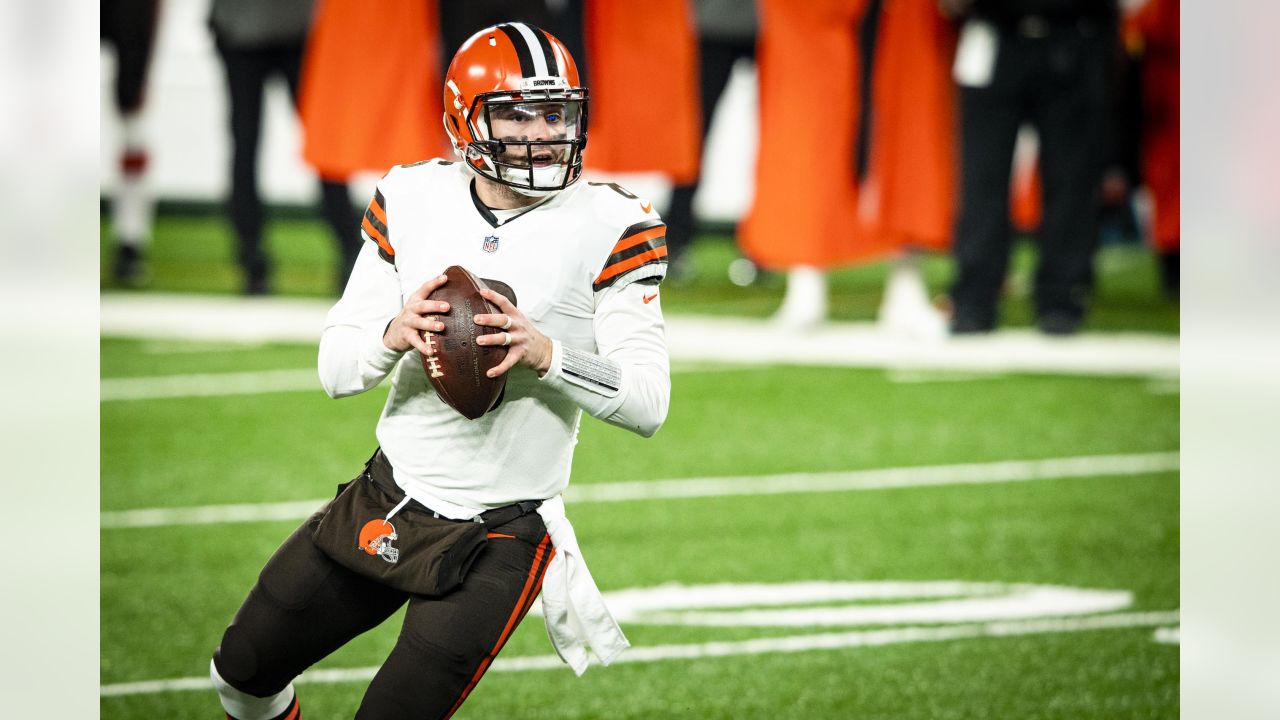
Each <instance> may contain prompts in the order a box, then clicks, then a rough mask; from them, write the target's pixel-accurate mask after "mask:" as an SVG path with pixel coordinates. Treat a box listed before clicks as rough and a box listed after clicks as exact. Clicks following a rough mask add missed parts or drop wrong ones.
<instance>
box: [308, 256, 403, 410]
mask: <svg viewBox="0 0 1280 720" xmlns="http://www.w3.org/2000/svg"><path fill="white" fill-rule="evenodd" d="M403 305H404V303H403V301H402V300H401V297H400V280H399V275H398V273H397V272H396V268H395V266H394V265H392V264H391V263H389V262H387V261H386V260H383V259H382V258H381V257H380V256H379V255H378V246H377V245H376V244H375V243H373V242H365V243H364V246H363V247H362V248H360V254H359V256H357V258H356V263H355V267H354V268H353V269H352V270H351V278H350V279H349V280H347V287H346V289H345V290H344V291H343V293H342V298H341V299H339V300H338V303H337V304H336V305H334V306H333V309H331V310H330V311H329V315H328V316H327V317H326V318H325V321H324V334H322V335H321V336H320V358H319V368H320V384H321V385H323V386H324V391H325V392H326V393H328V394H329V397H334V398H338V397H346V396H348V395H355V394H357V393H362V392H364V391H365V390H368V389H370V388H372V387H374V386H375V385H377V384H378V383H380V382H382V379H383V378H385V377H386V376H387V373H389V372H391V369H392V368H393V367H395V365H396V362H398V361H399V360H400V358H401V356H402V355H404V353H402V352H397V351H395V350H392V349H390V348H388V347H387V346H386V345H384V344H383V343H382V335H383V333H384V332H385V331H386V328H387V323H389V322H391V320H392V318H394V317H395V316H396V315H397V314H399V312H400V310H401V308H402V307H403Z"/></svg>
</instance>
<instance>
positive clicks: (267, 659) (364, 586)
mask: <svg viewBox="0 0 1280 720" xmlns="http://www.w3.org/2000/svg"><path fill="white" fill-rule="evenodd" d="M309 525H310V523H303V525H302V526H301V527H299V528H298V529H297V530H295V531H294V533H293V534H292V535H290V536H289V538H288V539H287V540H285V541H284V544H283V545H281V546H280V548H279V549H278V550H276V552H275V554H274V555H272V556H271V559H270V560H268V561H267V564H266V566H265V567H264V568H263V569H262V572H261V574H260V575H259V576H258V581H257V582H256V583H255V584H254V586H253V589H251V590H250V591H249V596H248V597H247V598H246V599H245V601H244V604H243V605H241V607H240V610H239V611H238V612H236V615H235V618H234V619H233V620H232V621H231V625H230V626H228V627H227V629H226V632H225V633H224V634H223V636H222V642H221V643H220V644H219V645H218V648H217V650H215V651H214V654H213V664H212V666H211V668H210V670H211V674H212V675H213V680H214V685H215V686H216V687H217V689H218V694H219V697H220V698H221V700H222V704H223V708H224V709H225V710H226V711H227V714H228V715H230V716H231V717H233V718H235V719H236V720H271V719H273V718H276V717H282V718H289V719H290V720H296V718H297V717H298V716H297V715H292V716H291V715H290V712H291V708H293V707H294V706H295V705H296V704H297V698H296V695H295V693H294V690H293V685H292V682H293V679H294V677H296V676H297V675H298V674H299V673H301V672H302V671H303V670H305V669H306V668H308V667H310V666H311V665H312V664H313V663H315V662H316V661H318V660H320V659H321V658H323V657H325V656H326V655H328V654H329V653H331V652H333V651H334V650H336V649H338V648H339V647H341V646H342V645H343V644H345V643H346V642H347V641H348V640H350V639H351V638H353V637H355V636H357V635H359V634H360V633H363V632H365V631H366V630H369V629H370V628H373V627H375V626H377V625H378V624H379V623H381V622H382V621H383V620H385V619H386V618H387V617H388V616H390V615H391V614H392V613H393V612H395V611H396V609H397V608H399V607H400V606H401V605H402V604H403V603H404V601H405V598H406V597H407V596H406V595H405V594H404V593H401V592H399V591H396V590H392V589H391V588H388V587H385V586H383V585H379V584H378V583H375V582H373V581H371V580H367V579H365V578H363V577H361V576H359V575H356V574H355V573H353V572H351V571H350V570H347V569H346V568H344V567H342V566H340V565H338V564H337V563H335V562H334V561H333V560H331V559H330V558H329V557H328V556H327V555H325V554H324V553H323V552H321V551H320V550H319V549H318V548H316V546H315V544H314V543H312V541H311V528H310V526H309Z"/></svg>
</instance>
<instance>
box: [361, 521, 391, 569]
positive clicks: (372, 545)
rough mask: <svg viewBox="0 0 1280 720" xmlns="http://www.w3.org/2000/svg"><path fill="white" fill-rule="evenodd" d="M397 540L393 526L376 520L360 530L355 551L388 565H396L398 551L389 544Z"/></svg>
mask: <svg viewBox="0 0 1280 720" xmlns="http://www.w3.org/2000/svg"><path fill="white" fill-rule="evenodd" d="M399 538H400V536H399V535H396V528H395V526H394V525H392V524H391V523H390V522H389V521H387V520H386V519H385V518H376V519H374V520H370V521H369V522H367V523H365V524H364V527H362V528H360V533H359V539H358V540H357V542H356V549H357V550H363V551H364V552H365V553H367V554H369V555H373V556H375V557H380V558H382V559H383V560H386V561H387V562H389V563H396V562H398V561H399V560H400V550H399V549H397V548H395V547H394V546H392V545H391V542H392V541H393V540H398V539H399Z"/></svg>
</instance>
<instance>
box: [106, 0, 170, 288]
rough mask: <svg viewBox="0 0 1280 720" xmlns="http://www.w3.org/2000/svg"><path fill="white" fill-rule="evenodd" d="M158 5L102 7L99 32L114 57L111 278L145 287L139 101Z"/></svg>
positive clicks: (149, 200) (151, 203)
mask: <svg viewBox="0 0 1280 720" xmlns="http://www.w3.org/2000/svg"><path fill="white" fill-rule="evenodd" d="M158 4H159V3H158V0H117V1H116V2H111V3H103V6H102V13H103V17H102V25H103V32H104V33H107V34H109V36H110V38H111V41H112V45H113V46H114V48H115V51H116V77H115V88H114V89H115V93H114V94H115V103H116V108H117V109H118V110H119V112H120V135H121V143H120V144H121V148H120V179H119V185H118V186H117V187H116V190H115V194H114V197H113V198H112V201H111V235H112V239H113V241H114V244H115V260H114V262H113V266H112V273H113V274H114V276H115V279H116V281H117V282H120V283H123V284H126V285H136V284H140V283H142V282H144V281H145V271H144V266H143V256H144V254H145V251H146V247H147V244H148V243H149V242H150V240H151V226H152V224H153V222H154V218H155V197H154V195H153V194H152V191H151V187H150V186H149V184H148V181H147V166H148V164H149V160H150V157H149V152H148V145H149V143H148V137H147V132H146V126H145V122H144V108H145V105H144V101H145V98H146V85H147V75H148V72H147V71H148V69H149V68H150V65H151V54H152V49H153V48H154V47H155V36H156V21H157V18H158V15H159V13H158Z"/></svg>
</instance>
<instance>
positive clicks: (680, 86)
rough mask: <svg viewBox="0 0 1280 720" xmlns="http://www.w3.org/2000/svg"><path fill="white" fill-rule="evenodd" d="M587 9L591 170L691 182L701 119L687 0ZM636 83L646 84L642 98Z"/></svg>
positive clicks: (605, 0) (606, 3) (593, 4)
mask: <svg viewBox="0 0 1280 720" xmlns="http://www.w3.org/2000/svg"><path fill="white" fill-rule="evenodd" d="M743 7H744V8H745V7H746V5H745V4H744V5H743ZM583 14H584V17H583V22H584V27H585V32H584V41H585V45H586V58H587V60H586V65H587V73H588V75H587V79H586V80H584V81H583V82H584V83H587V87H588V90H589V92H590V93H591V117H590V118H588V123H589V125H590V127H589V130H588V132H589V136H588V137H589V146H590V148H591V150H590V152H588V153H586V154H585V157H586V162H587V171H588V173H644V172H656V173H661V174H662V175H664V176H665V177H666V178H667V179H669V180H670V181H671V182H672V183H673V184H675V185H682V184H688V183H691V182H693V181H694V180H695V179H696V178H697V177H698V164H699V161H700V159H701V158H700V155H699V145H700V137H701V135H700V134H701V128H702V121H701V119H700V117H699V115H700V113H699V111H698V106H699V101H698V79H697V73H698V68H697V55H698V43H697V37H696V34H695V31H694V24H693V9H692V6H691V5H690V2H689V0H650V1H649V2H645V3H631V2H611V1H610V0H586V1H585V3H584V4H583ZM636 88H644V100H643V101H637V100H636ZM664 217H665V215H664Z"/></svg>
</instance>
